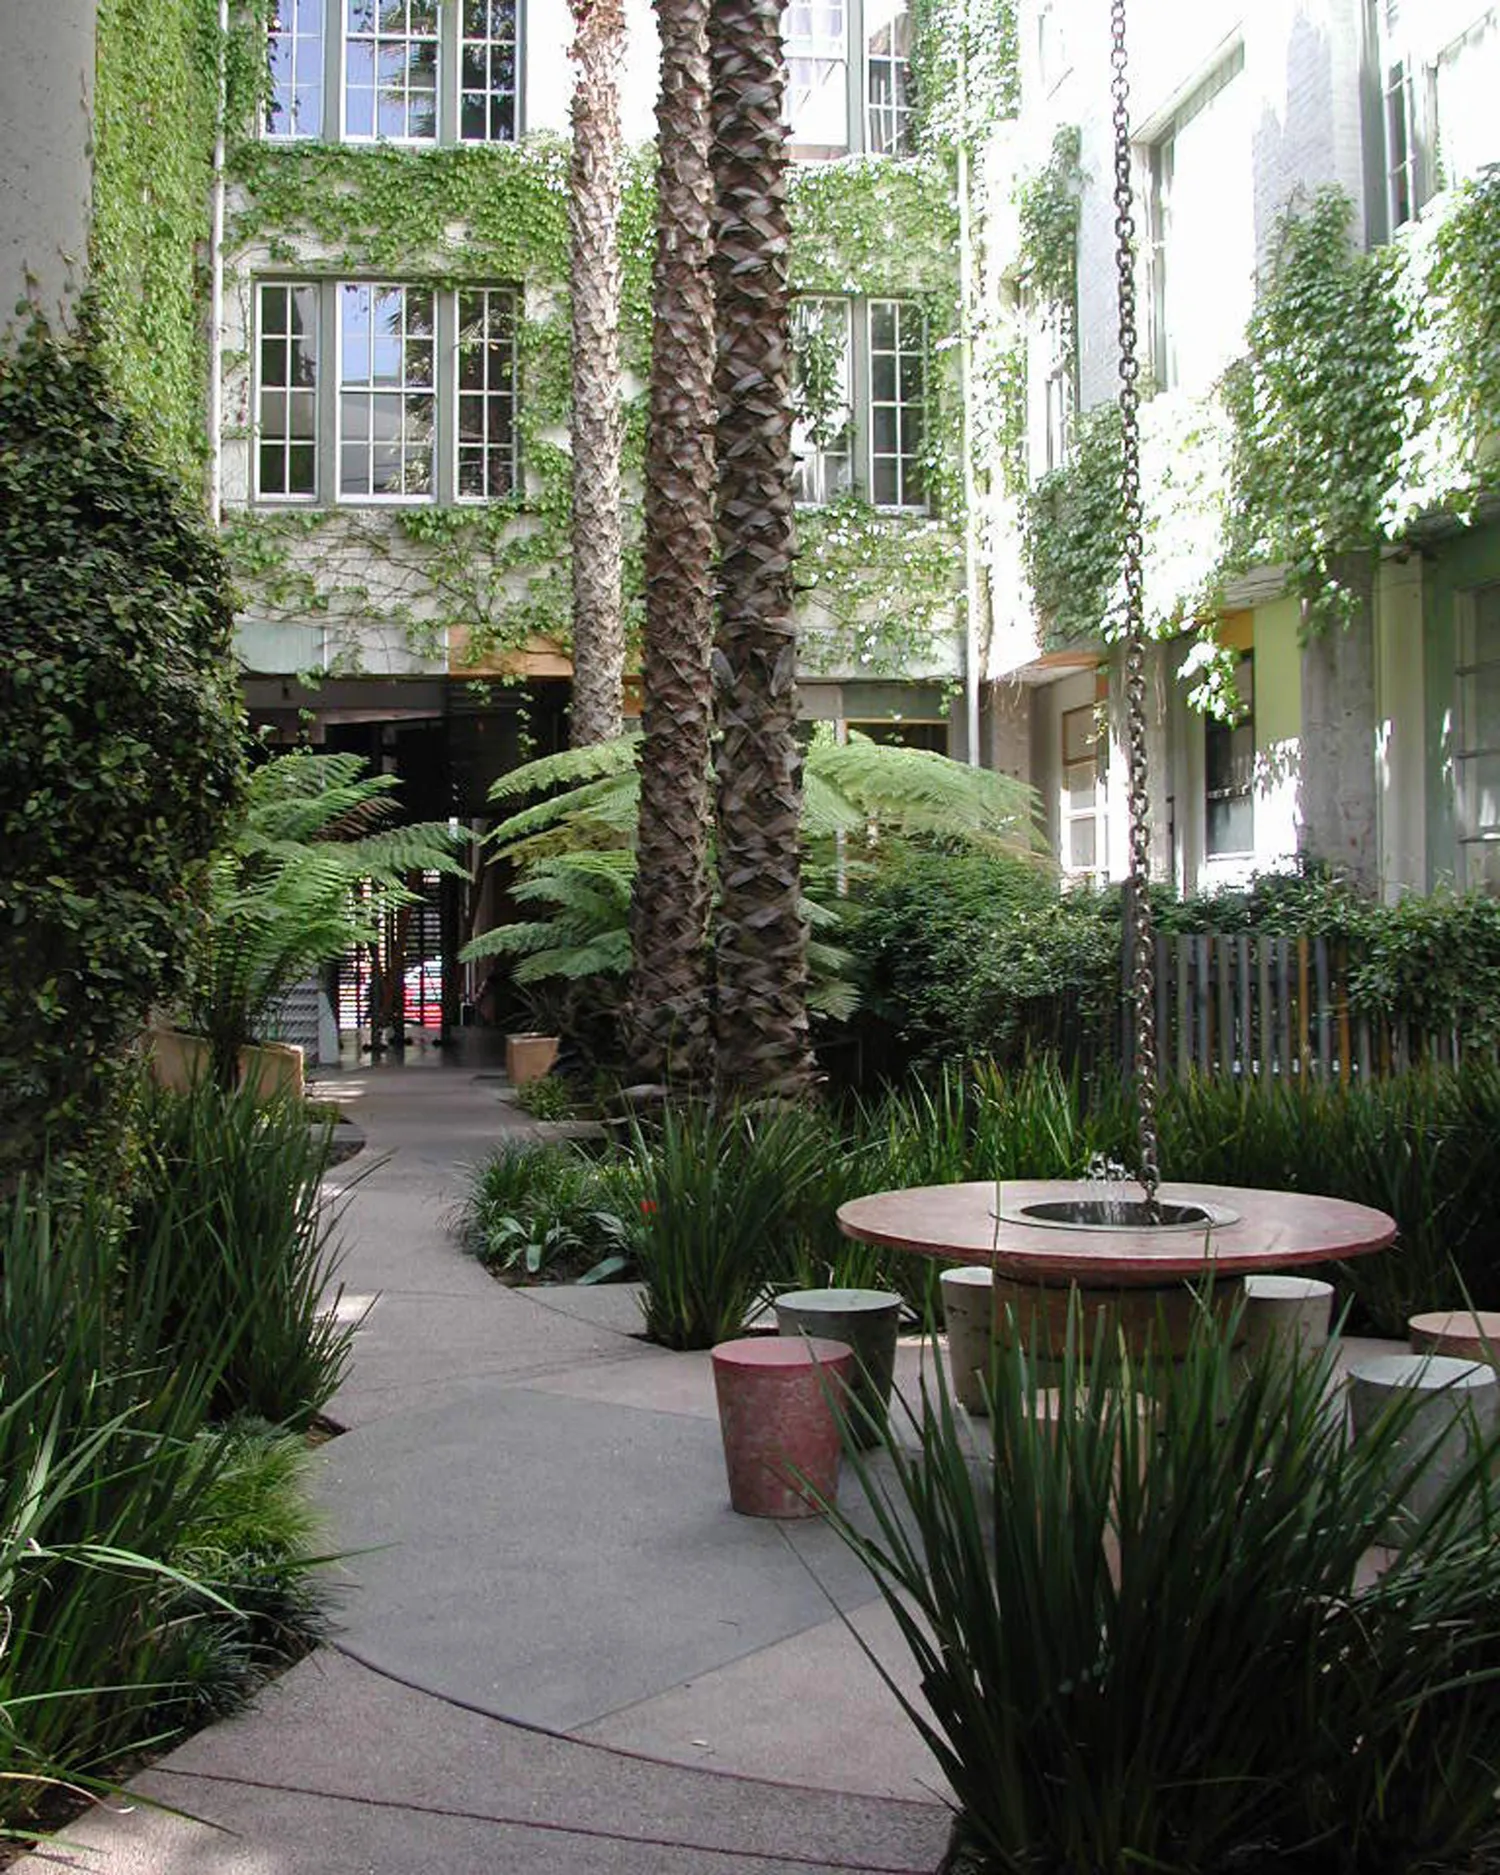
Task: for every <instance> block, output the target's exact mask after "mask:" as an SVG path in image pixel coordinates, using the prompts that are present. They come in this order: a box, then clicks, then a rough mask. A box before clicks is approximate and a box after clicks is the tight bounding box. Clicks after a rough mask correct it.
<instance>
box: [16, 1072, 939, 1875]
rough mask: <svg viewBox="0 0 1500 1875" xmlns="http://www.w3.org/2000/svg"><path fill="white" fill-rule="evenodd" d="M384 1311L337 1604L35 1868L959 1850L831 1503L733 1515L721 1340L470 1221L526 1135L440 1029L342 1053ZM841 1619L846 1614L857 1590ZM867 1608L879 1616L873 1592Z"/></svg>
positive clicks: (355, 1393)
mask: <svg viewBox="0 0 1500 1875" xmlns="http://www.w3.org/2000/svg"><path fill="white" fill-rule="evenodd" d="M321 1091H324V1092H326V1093H328V1094H331V1095H332V1096H334V1097H336V1098H338V1099H340V1100H341V1101H344V1102H347V1104H348V1107H349V1110H350V1112H351V1114H352V1115H353V1117H355V1118H356V1119H357V1120H358V1122H359V1124H360V1125H361V1126H362V1127H363V1128H364V1129H365V1131H366V1134H367V1136H368V1141H369V1144H368V1147H367V1149H366V1151H365V1152H364V1153H363V1154H361V1155H360V1156H359V1157H357V1158H355V1159H354V1160H352V1161H351V1162H350V1163H349V1164H348V1165H347V1166H344V1167H341V1168H339V1170H338V1171H337V1172H336V1173H335V1175H334V1178H333V1180H332V1181H331V1182H332V1183H333V1184H334V1185H335V1186H336V1187H338V1188H341V1189H344V1190H345V1191H346V1194H347V1196H346V1202H347V1211H346V1216H345V1238H346V1241H347V1244H348V1255H347V1258H346V1261H345V1263H344V1267H343V1271H342V1275H343V1281H344V1284H345V1288H346V1295H345V1298H344V1305H343V1306H344V1307H346V1308H348V1309H351V1310H363V1309H365V1308H366V1307H367V1306H368V1311H369V1312H368V1315H367V1316H366V1319H365V1323H364V1326H363V1327H362V1329H361V1331H360V1333H359V1336H358V1338H357V1341H356V1346H355V1358H354V1364H353V1370H352V1372H351V1375H350V1377H349V1380H348V1382H347V1384H346V1385H345V1386H344V1387H343V1388H342V1389H341V1390H340V1392H339V1394H338V1395H337V1396H336V1398H335V1399H334V1401H333V1402H332V1404H331V1406H330V1408H329V1413H330V1416H331V1417H332V1418H333V1419H335V1420H336V1421H337V1422H338V1423H339V1424H340V1425H342V1426H344V1427H346V1428H347V1431H346V1432H345V1433H344V1435H343V1436H342V1437H341V1438H338V1439H336V1440H333V1441H332V1442H331V1443H330V1444H328V1445H327V1446H325V1447H323V1448H322V1449H321V1451H320V1454H319V1458H318V1472H319V1476H318V1489H319V1494H320V1497H321V1499H322V1501H323V1503H324V1505H325V1506H326V1509H327V1514H328V1523H329V1544H330V1547H332V1548H338V1549H340V1550H343V1551H346V1552H351V1553H352V1552H357V1553H352V1554H351V1556H350V1560H349V1561H348V1562H346V1563H345V1564H344V1565H342V1567H341V1570H340V1577H341V1583H342V1598H341V1603H340V1609H339V1629H338V1633H337V1635H336V1637H335V1640H334V1642H333V1643H332V1645H330V1646H328V1647H325V1648H323V1649H321V1650H319V1651H318V1652H317V1653H316V1654H314V1655H313V1656H311V1657H310V1658H309V1659H307V1660H305V1661H303V1662H302V1663H301V1664H300V1665H298V1666H297V1667H295V1668H293V1669H292V1671H291V1672H289V1673H287V1674H286V1675H284V1676H283V1677H282V1678H281V1679H280V1680H279V1681H277V1682H276V1684H275V1685H274V1686H272V1687H270V1688H268V1689H267V1690H266V1691H265V1692H264V1693H263V1694H262V1696H261V1698H260V1699H259V1700H258V1701H257V1703H256V1704H255V1706H254V1707H253V1708H252V1709H251V1710H250V1711H249V1712H247V1713H246V1714H244V1715H243V1716H241V1717H239V1718H237V1719H234V1720H231V1721H229V1722H228V1723H225V1724H222V1725H218V1726H214V1727H212V1728H211V1729H210V1730H208V1731H206V1732H203V1733H200V1734H199V1735H198V1736H197V1737H196V1738H194V1739H192V1740H191V1741H190V1742H189V1743H188V1744H186V1745H184V1746H183V1747H181V1748H180V1749H179V1750H177V1751H176V1752H174V1753H173V1754H172V1755H171V1756H169V1757H168V1758H166V1759H164V1760H163V1761H162V1762H161V1763H159V1764H158V1765H156V1766H154V1767H153V1768H152V1769H151V1771H149V1772H148V1773H146V1774H145V1775H143V1776H142V1777H141V1778H140V1779H139V1780H138V1784H137V1785H136V1787H135V1788H136V1789H137V1790H138V1791H139V1793H140V1794H141V1795H142V1796H143V1797H148V1798H150V1799H151V1800H152V1801H153V1802H155V1803H158V1804H164V1805H168V1806H171V1808H172V1809H173V1810H175V1811H180V1812H183V1813H185V1814H182V1815H173V1814H168V1813H166V1812H165V1811H163V1810H160V1809H152V1808H148V1807H143V1806H137V1807H135V1808H132V1809H130V1810H129V1811H127V1812H124V1813H109V1812H104V1811H96V1812H94V1813H92V1814H91V1815H90V1816H88V1817H87V1818H84V1819H81V1820H80V1821H79V1822H78V1823H76V1824H74V1825H72V1826H71V1827H70V1828H69V1829H68V1830H67V1831H66V1832H65V1834H66V1837H67V1844H66V1846H64V1845H63V1844H61V1843H54V1844H50V1845H48V1846H47V1847H46V1848H45V1849H43V1850H38V1851H36V1852H34V1853H33V1854H31V1855H30V1856H27V1857H25V1858H24V1859H23V1860H22V1861H21V1862H19V1863H18V1864H16V1868H17V1869H18V1870H22V1871H26V1875H40V1871H43V1870H56V1869H58V1868H59V1867H64V1868H77V1869H82V1870H89V1871H108V1875H408V1872H409V1871H414V1870H422V1871H433V1872H435V1875H469V1872H470V1871H472V1872H473V1875H480V1871H483V1875H498V1872H500V1871H504V1872H505V1875H594V1872H595V1871H598V1872H599V1875H604V1872H605V1871H609V1872H610V1875H691V1872H697V1871H702V1875H719V1872H720V1871H723V1872H724V1875H729V1871H735V1872H736V1875H781V1872H784V1871H792V1870H830V1871H832V1870H841V1871H867V1872H868V1875H887V1872H888V1875H928V1872H929V1871H931V1870H933V1869H935V1868H936V1866H937V1864H938V1861H939V1859H940V1857H941V1854H942V1851H943V1847H944V1844H945V1842H946V1838H947V1822H948V1814H947V1811H946V1810H945V1809H944V1807H943V1805H942V1803H941V1801H940V1800H939V1793H940V1791H941V1787H942V1782H941V1777H940V1775H939V1773H938V1771H937V1768H936V1766H935V1765H934V1764H933V1762H932V1760H931V1758H930V1757H929V1756H928V1755H927V1753H926V1750H925V1748H924V1747H923V1746H922V1744H921V1742H920V1740H919V1739H918V1737H917V1734H916V1732H915V1730H914V1729H913V1727H912V1726H911V1724H910V1722H909V1721H908V1720H907V1719H906V1717H905V1715H904V1714H903V1713H902V1712H901V1710H900V1708H899V1706H898V1704H897V1702H896V1700H895V1699H894V1697H893V1696H892V1694H891V1693H890V1691H889V1690H888V1688H887V1687H886V1686H885V1685H884V1684H883V1682H882V1681H881V1679H880V1677H879V1675H878V1674H877V1673H876V1671H875V1668H874V1667H873V1666H872V1665H871V1664H870V1661H869V1660H868V1659H867V1658H866V1656H865V1654H864V1653H863V1652H862V1651H861V1647H860V1644H859V1641H858V1640H856V1638H855V1637H854V1634H852V1633H851V1631H850V1629H851V1626H852V1627H853V1629H855V1630H857V1632H858V1634H859V1635H860V1636H861V1637H862V1638H863V1639H864V1640H865V1642H866V1643H867V1644H868V1645H870V1646H871V1647H873V1648H874V1649H875V1650H876V1652H877V1653H878V1654H879V1655H880V1657H881V1658H882V1659H884V1660H886V1661H888V1662H889V1664H890V1665H891V1667H892V1669H893V1671H895V1672H896V1673H897V1674H898V1675H899V1676H901V1678H902V1680H903V1683H905V1684H908V1685H909V1684H910V1682H911V1674H910V1670H909V1667H908V1665H907V1661H906V1655H905V1650H904V1648H903V1647H902V1646H901V1644H900V1642H899V1640H898V1639H897V1638H896V1636H895V1635H894V1633H893V1630H892V1626H891V1624H890V1622H889V1619H888V1617H887V1616H886V1614H885V1611H884V1609H883V1607H882V1606H881V1605H880V1604H879V1602H878V1600H877V1598H876V1597H875V1595H874V1593H873V1590H872V1586H871V1583H870V1580H869V1578H868V1576H867V1575H866V1574H865V1572H864V1570H863V1569H862V1568H861V1567H860V1566H859V1565H858V1564H857V1563H856V1562H854V1561H853V1560H852V1558H851V1557H850V1556H849V1554H848V1552H847V1551H846V1550H845V1549H844V1547H843V1545H842V1544H840V1543H839V1542H838V1541H837V1539H836V1538H834V1537H833V1536H832V1535H831V1533H830V1532H829V1531H828V1530H826V1529H825V1528H823V1527H822V1526H821V1525H817V1524H814V1525H807V1524H799V1525H792V1526H783V1525H775V1524H768V1523H764V1522H760V1521H757V1520H752V1519H745V1518H741V1517H736V1516H735V1515H734V1514H733V1513H732V1512H731V1511H730V1509H729V1507H728V1500H727V1495H726V1487H725V1480H724V1468H723V1458H722V1454H721V1451H720V1446H719V1434H718V1425H717V1419H716V1416H715V1412H714V1405H713V1390H712V1380H711V1376H710V1373H709V1369H708V1363H707V1357H706V1356H701V1355H667V1354H663V1353H661V1352H660V1351H658V1350H655V1349H653V1348H651V1347H650V1346H649V1345H648V1344H647V1343H645V1342H643V1341H641V1340H640V1339H639V1338H638V1336H637V1333H636V1330H637V1327H638V1321H639V1311H638V1309H637V1307H636V1305H635V1302H634V1298H633V1295H632V1294H631V1292H630V1291H628V1290H625V1289H619V1288H615V1289H594V1290H584V1289H570V1290H558V1289H550V1290H512V1289H506V1288H504V1287H502V1286H501V1285H500V1284H498V1283H496V1282H494V1281H493V1279H492V1278H491V1277H489V1276H488V1275H487V1274H486V1273H485V1272H484V1271H483V1270H481V1269H480V1267H479V1266H478V1265H477V1264H476V1263H474V1262H473V1261H472V1260H470V1259H469V1258H467V1257H466V1256H464V1255H463V1254H462V1252H461V1251H460V1250H459V1249H458V1248H457V1246H456V1244H455V1242H454V1240H453V1237H452V1234H451V1229H450V1222H451V1218H452V1214H453V1211H454V1209H455V1208H456V1206H457V1205H458V1204H459V1202H460V1201H461V1199H462V1196H463V1194H464V1191H465V1189H466V1184H467V1172H468V1168H469V1167H470V1166H471V1165H472V1164H473V1163H475V1162H476V1161H478V1160H479V1159H481V1158H482V1157H483V1156H484V1155H485V1154H486V1153H487V1152H488V1150H489V1149H490V1148H491V1147H493V1146H494V1144H495V1143H496V1142H497V1141H498V1140H499V1138H500V1137H501V1136H502V1135H503V1134H504V1133H506V1132H507V1131H515V1130H517V1129H519V1128H524V1127H525V1126H526V1124H527V1123H526V1122H525V1120H524V1119H523V1118H522V1117H521V1116H519V1115H518V1114H517V1113H516V1112H515V1110H514V1109H513V1108H512V1107H510V1106H509V1105H508V1104H506V1103H505V1102H504V1101H503V1100H502V1099H501V1098H500V1095H501V1093H502V1091H503V1088H502V1084H501V1083H500V1081H499V1078H498V1075H496V1074H494V1073H486V1072H484V1071H483V1070H482V1069H481V1068H480V1067H479V1066H478V1064H476V1063H475V1062H473V1061H471V1062H470V1063H468V1064H467V1065H457V1064H451V1063H443V1062H441V1061H440V1060H439V1059H437V1058H435V1057H433V1056H432V1055H430V1054H428V1053H426V1051H423V1052H422V1054H421V1055H420V1056H413V1057H412V1058H410V1059H409V1060H408V1062H407V1063H405V1064H402V1065H400V1066H395V1065H391V1066H386V1065H382V1066H380V1067H377V1068H371V1069H365V1070H363V1071H353V1072H346V1073H344V1074H343V1075H340V1076H337V1077H331V1078H330V1080H329V1081H328V1082H326V1083H325V1085H324V1087H323V1088H322V1090H321ZM836 1610H837V1611H842V1615H841V1614H840V1613H839V1612H836ZM843 1617H847V1621H846V1619H845V1618H843Z"/></svg>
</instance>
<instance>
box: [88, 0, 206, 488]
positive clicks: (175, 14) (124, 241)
mask: <svg viewBox="0 0 1500 1875" xmlns="http://www.w3.org/2000/svg"><path fill="white" fill-rule="evenodd" d="M218 93H219V44H218V9H217V6H216V5H215V4H214V0H100V5H99V18H98V58H97V60H96V78H95V91H94V196H93V221H92V232H91V237H90V255H89V259H90V284H91V292H92V295H93V299H94V304H95V311H96V331H97V339H98V346H99V361H100V363H101V365H102V367H103V369H104V371H105V374H106V376H107V378H108V381H109V384H110V386H111V389H112V390H113V392H114V394H115V395H116V396H117V397H118V398H119V399H120V400H121V402H122V403H123V404H124V405H125V407H126V408H127V409H129V410H130V411H131V412H132V413H133V414H134V416H135V418H136V419H137V421H138V423H139V425H140V437H141V442H142V444H143V445H144V447H145V448H146V449H147V450H148V451H149V452H150V453H151V454H152V455H153V456H155V457H156V458H157V459H158V460H159V461H160V462H162V463H163V464H165V465H166V466H167V467H169V468H170V469H171V470H173V471H174V472H175V473H176V474H177V475H178V476H179V477H181V478H182V479H183V480H184V482H186V483H187V484H188V485H189V486H191V487H193V488H195V489H196V488H199V487H201V485H202V475H203V463H204V459H205V456H206V453H207V446H206V436H205V430H204V417H205V409H204V385H205V384H206V383H207V381H208V354H207V347H206V343H205V332H204V321H203V285H204V282H203V280H202V278H201V275H200V266H199V258H198V255H199V246H198V243H199V240H200V238H201V236H202V234H203V233H204V231H205V228H206V221H207V213H208V200H209V191H210V188H211V186H212V180H213V148H214V132H215V127H216V123H217V116H218Z"/></svg>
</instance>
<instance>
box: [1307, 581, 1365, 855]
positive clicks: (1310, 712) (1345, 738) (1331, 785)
mask: <svg viewBox="0 0 1500 1875" xmlns="http://www.w3.org/2000/svg"><path fill="white" fill-rule="evenodd" d="M1332 570H1333V572H1334V575H1335V577H1336V578H1337V579H1339V580H1340V582H1341V583H1343V584H1344V585H1345V586H1346V587H1347V588H1349V589H1350V590H1352V591H1353V593H1354V594H1355V605H1354V612H1353V616H1352V617H1351V619H1350V621H1349V623H1348V625H1347V626H1342V627H1341V626H1337V625H1328V626H1322V627H1320V628H1319V629H1317V630H1316V631H1315V632H1314V633H1313V634H1312V635H1311V636H1310V637H1309V639H1308V642H1307V644H1306V647H1305V648H1304V650H1303V653H1302V776H1301V798H1300V800H1299V803H1298V807H1299V815H1298V818H1299V822H1300V828H1301V851H1302V853H1303V854H1305V855H1306V856H1307V857H1308V858H1311V859H1319V860H1326V861H1327V862H1328V863H1329V864H1330V865H1332V866H1335V867H1337V868H1338V869H1339V871H1341V872H1343V873H1344V874H1346V875H1347V876H1348V878H1349V879H1350V880H1351V882H1352V883H1353V884H1355V885H1356V886H1358V887H1359V888H1360V889H1361V890H1363V891H1373V890H1374V889H1375V885H1376V876H1377V871H1378V866H1379V848H1378V841H1377V826H1378V813H1377V803H1376V790H1375V750H1376V724H1375V629H1374V561H1373V558H1372V556H1371V555H1369V554H1367V553H1363V554H1346V555H1344V556H1342V557H1341V558H1340V559H1339V560H1338V561H1336V562H1335V563H1334V566H1333V569H1332Z"/></svg>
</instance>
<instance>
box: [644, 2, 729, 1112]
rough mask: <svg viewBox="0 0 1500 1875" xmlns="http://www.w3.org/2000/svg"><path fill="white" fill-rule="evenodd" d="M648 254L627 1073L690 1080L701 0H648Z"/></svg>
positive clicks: (697, 894) (702, 357)
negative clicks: (652, 62)
mask: <svg viewBox="0 0 1500 1875" xmlns="http://www.w3.org/2000/svg"><path fill="white" fill-rule="evenodd" d="M656 20H657V30H658V32H659V34H660V38H661V93H660V96H659V98H658V100H657V107H656V126H657V148H658V150H659V152H660V159H659V168H658V174H657V211H656V264H655V269H654V273H653V298H652V342H651V421H650V428H649V430H648V431H647V436H646V633H645V650H644V658H643V664H642V675H643V679H644V711H643V723H642V726H643V728H644V731H645V739H644V742H643V744H642V747H641V756H640V769H641V777H640V796H641V813H640V836H639V841H638V845H637V850H636V873H635V883H634V887H633V892H632V897H631V905H630V934H631V981H630V997H629V1005H628V1008H629V1019H628V1035H629V1044H630V1047H631V1052H632V1055H633V1057H634V1061H635V1066H636V1068H637V1069H638V1070H639V1071H640V1072H641V1073H642V1074H645V1075H650V1076H655V1075H659V1074H661V1073H663V1072H666V1071H671V1072H673V1073H674V1074H681V1075H684V1076H686V1077H687V1078H688V1079H690V1080H702V1079H704V1078H705V1077H706V1076H707V1074H708V1071H709V1068H710V1065H711V1037H710V1033H709V969H708V964H709V956H708V917H709V881H708V836H709V826H710V813H709V793H708V764H709V739H710V732H711V730H712V727H713V689H712V685H711V683H710V680H709V664H708V659H709V650H710V647H711V645H712V641H713V558H714V507H713V476H714V442H713V432H714V393H713V374H714V305H713V283H712V281H711V280H710V278H709V272H708V266H709V256H710V253H711V249H712V238H711V237H712V227H711V222H712V206H713V179H712V176H711V174H710V172H709V164H708V143H709V115H708V104H709V93H708V86H709V71H708V0H656Z"/></svg>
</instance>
